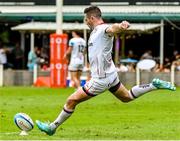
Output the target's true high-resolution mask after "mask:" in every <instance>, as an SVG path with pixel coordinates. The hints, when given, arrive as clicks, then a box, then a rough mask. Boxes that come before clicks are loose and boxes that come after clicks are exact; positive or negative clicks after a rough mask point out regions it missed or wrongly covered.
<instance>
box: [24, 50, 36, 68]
mask: <svg viewBox="0 0 180 141" xmlns="http://www.w3.org/2000/svg"><path fill="white" fill-rule="evenodd" d="M37 52H38V47H34V50H31V51H30V52H29V53H28V63H27V67H28V70H30V71H32V70H33V69H34V65H35V64H37V63H38V57H37Z"/></svg>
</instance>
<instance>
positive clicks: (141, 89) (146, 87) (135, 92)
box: [109, 78, 176, 102]
mask: <svg viewBox="0 0 180 141" xmlns="http://www.w3.org/2000/svg"><path fill="white" fill-rule="evenodd" d="M156 89H168V90H172V91H174V90H175V89H176V87H175V86H173V85H172V84H171V83H170V82H167V81H163V80H160V79H156V78H155V79H153V80H152V82H151V83H149V84H143V85H136V86H134V87H132V88H131V89H130V90H128V89H126V88H125V87H124V85H123V84H122V83H121V84H120V83H119V84H116V85H115V86H113V87H112V88H110V89H109V90H110V91H111V92H112V93H113V95H115V96H116V97H117V98H118V99H119V100H121V101H123V102H129V101H131V100H133V99H135V98H138V97H140V96H142V95H144V94H146V93H148V92H150V91H152V90H156Z"/></svg>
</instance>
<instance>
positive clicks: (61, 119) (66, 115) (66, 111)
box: [50, 106, 74, 130]
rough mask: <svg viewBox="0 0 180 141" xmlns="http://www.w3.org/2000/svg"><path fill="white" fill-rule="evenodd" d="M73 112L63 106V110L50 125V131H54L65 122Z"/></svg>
mask: <svg viewBox="0 0 180 141" xmlns="http://www.w3.org/2000/svg"><path fill="white" fill-rule="evenodd" d="M73 112H74V110H70V109H67V108H66V106H64V108H63V110H62V111H61V113H60V114H59V116H58V117H57V118H56V120H55V121H54V122H52V123H51V124H50V126H51V129H52V130H54V129H56V128H58V126H59V125H61V124H62V123H63V122H64V121H65V120H67V119H68V118H69V117H70V116H71V115H72V113H73Z"/></svg>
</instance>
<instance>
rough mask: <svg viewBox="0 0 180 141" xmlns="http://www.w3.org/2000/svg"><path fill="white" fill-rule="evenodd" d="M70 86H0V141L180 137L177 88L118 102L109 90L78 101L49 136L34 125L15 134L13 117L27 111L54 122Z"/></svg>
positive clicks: (179, 101) (36, 117)
mask: <svg viewBox="0 0 180 141" xmlns="http://www.w3.org/2000/svg"><path fill="white" fill-rule="evenodd" d="M73 92H74V89H72V88H66V89H50V88H35V87H2V88H0V140H180V88H177V90H176V91H175V92H171V91H168V90H158V91H153V92H150V93H149V94H146V95H144V96H142V97H140V98H139V99H137V100H135V101H133V102H130V103H122V102H120V101H118V100H117V99H116V98H115V97H114V96H113V95H112V94H110V93H109V92H108V91H107V92H105V93H103V94H101V95H99V96H97V97H95V98H92V99H91V100H89V101H86V102H84V103H81V104H80V105H78V107H77V108H76V111H75V112H74V114H73V115H72V116H71V118H70V119H69V120H67V121H66V122H65V123H64V124H63V125H61V126H60V127H59V128H58V130H57V132H56V134H55V135H54V136H47V135H45V134H44V133H42V132H40V131H39V130H38V129H37V127H36V126H34V129H33V130H32V131H30V132H29V135H28V136H19V133H20V130H19V129H18V128H17V127H16V125H15V124H14V121H13V117H14V115H15V114H16V113H18V112H24V113H26V114H28V115H29V116H30V117H31V118H32V119H33V121H35V120H36V119H39V120H42V121H47V120H49V121H53V120H54V119H55V118H56V117H57V115H58V114H59V112H60V110H61V109H62V107H63V105H64V103H65V101H66V98H67V97H68V96H69V95H70V94H71V93H73Z"/></svg>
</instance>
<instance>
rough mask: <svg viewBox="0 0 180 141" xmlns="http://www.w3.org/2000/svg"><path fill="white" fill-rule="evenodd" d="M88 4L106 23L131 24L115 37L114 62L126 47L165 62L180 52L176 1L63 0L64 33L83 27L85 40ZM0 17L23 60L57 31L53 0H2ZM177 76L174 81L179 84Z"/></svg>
mask: <svg viewBox="0 0 180 141" xmlns="http://www.w3.org/2000/svg"><path fill="white" fill-rule="evenodd" d="M88 5H97V6H99V7H100V8H101V9H102V12H103V18H104V20H105V21H106V22H107V23H114V22H119V21H122V20H128V21H130V23H132V27H131V28H130V29H129V31H128V32H127V33H125V34H122V35H119V36H117V37H116V41H115V42H117V44H118V45H117V44H116V45H117V46H119V47H120V50H119V49H117V48H118V47H115V48H114V50H115V51H114V54H113V56H114V60H115V62H116V63H117V64H118V62H119V59H120V58H119V56H122V57H126V55H127V52H128V50H133V51H134V52H135V53H136V54H137V55H138V56H140V55H141V54H142V53H143V52H144V51H145V50H152V52H153V55H154V56H155V57H157V58H158V57H160V63H164V62H163V61H164V58H165V57H166V56H167V57H170V56H172V53H173V51H174V50H178V51H179V52H180V48H179V46H180V41H179V40H178V37H179V36H180V8H179V7H180V2H179V1H178V0H159V1H145V0H126V1H125V0H124V1H119V0H113V1H108V0H103V1H100V0H96V1H95V0H87V1H82V0H76V1H73V0H64V5H63V9H62V11H63V22H64V23H63V27H62V28H63V30H64V32H65V33H67V34H69V33H70V31H71V30H82V33H83V36H84V38H85V39H86V40H87V39H88V36H89V32H90V31H89V29H88V27H87V26H86V25H84V23H83V10H84V8H86V7H87V6H88ZM0 19H1V20H0V25H1V27H2V28H1V33H4V32H8V33H10V36H9V42H8V43H7V45H9V46H13V42H17V41H20V43H21V48H22V49H23V50H24V53H25V56H26V58H25V63H26V62H27V53H28V52H29V50H30V49H31V48H32V46H41V47H47V48H48V47H49V34H50V33H53V32H55V30H56V23H55V19H56V1H55V0H1V2H0ZM69 35H70V34H69ZM32 38H33V40H32ZM162 51H163V52H162ZM24 68H26V66H24ZM166 75H167V76H166ZM169 75H170V74H165V77H168V78H170V76H169ZM177 76H178V77H179V75H177ZM146 77H147V76H146ZM178 77H177V78H176V80H175V81H176V83H177V84H180V82H179V80H180V79H178ZM146 81H147V80H146ZM127 83H128V81H127ZM132 83H134V82H132ZM7 84H8V82H7ZM27 84H31V82H28V83H27ZM27 84H25V85H27Z"/></svg>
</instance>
